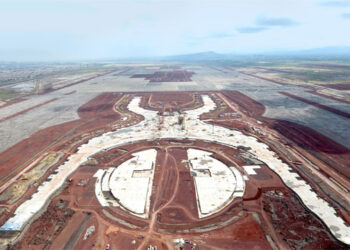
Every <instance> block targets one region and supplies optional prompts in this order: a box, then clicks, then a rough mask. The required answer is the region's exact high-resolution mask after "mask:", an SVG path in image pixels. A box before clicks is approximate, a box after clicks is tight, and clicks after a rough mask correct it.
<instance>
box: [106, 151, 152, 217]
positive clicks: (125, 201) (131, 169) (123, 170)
mask: <svg viewBox="0 0 350 250" xmlns="http://www.w3.org/2000/svg"><path fill="white" fill-rule="evenodd" d="M133 156H134V157H133V158H131V159H129V160H127V161H125V162H123V163H122V164H121V165H120V166H118V167H117V168H116V169H115V171H114V172H113V174H112V175H111V178H110V181H109V186H110V189H111V192H112V194H113V196H114V197H115V198H116V200H117V201H118V202H119V203H120V205H121V206H123V207H124V208H125V209H127V210H129V211H131V212H132V213H133V214H135V215H138V216H141V217H147V216H148V211H149V205H150V198H151V193H152V184H153V176H154V166H155V161H156V156H157V151H156V150H155V149H149V150H145V151H141V152H138V153H135V154H133ZM135 172H144V173H146V172H147V173H148V174H144V175H143V176H139V177H134V173H135Z"/></svg>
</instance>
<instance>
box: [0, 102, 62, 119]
mask: <svg viewBox="0 0 350 250" xmlns="http://www.w3.org/2000/svg"><path fill="white" fill-rule="evenodd" d="M56 100H58V98H52V99H50V100H48V101H46V102H43V103H39V104H37V105H35V106H32V107H30V108H26V109H24V110H22V111H20V112H17V113H15V114H12V115H10V116H6V117H4V118H2V119H0V122H3V121H6V120H8V119H11V118H13V117H16V116H19V115H21V114H24V113H27V112H28V111H31V110H33V109H36V108H39V107H41V106H43V105H45V104H48V103H50V102H53V101H56Z"/></svg>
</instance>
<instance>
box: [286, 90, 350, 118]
mask: <svg viewBox="0 0 350 250" xmlns="http://www.w3.org/2000/svg"><path fill="white" fill-rule="evenodd" d="M279 93H281V94H282V95H285V96H288V97H291V98H294V99H296V100H298V101H301V102H304V103H306V104H310V105H312V106H314V107H317V108H320V109H323V110H327V111H328V112H331V113H333V114H336V115H340V116H343V117H345V118H348V119H350V113H347V112H344V111H341V110H338V109H335V108H332V107H329V106H326V105H323V104H320V103H317V102H313V101H310V100H307V99H305V98H302V97H300V96H296V95H293V94H291V93H288V92H284V91H280V92H279Z"/></svg>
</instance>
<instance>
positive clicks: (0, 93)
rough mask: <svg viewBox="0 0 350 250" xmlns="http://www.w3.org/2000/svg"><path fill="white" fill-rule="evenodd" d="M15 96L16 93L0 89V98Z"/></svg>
mask: <svg viewBox="0 0 350 250" xmlns="http://www.w3.org/2000/svg"><path fill="white" fill-rule="evenodd" d="M16 96H17V93H16V92H14V91H11V90H8V89H0V100H1V101H6V100H8V99H11V98H14V97H16Z"/></svg>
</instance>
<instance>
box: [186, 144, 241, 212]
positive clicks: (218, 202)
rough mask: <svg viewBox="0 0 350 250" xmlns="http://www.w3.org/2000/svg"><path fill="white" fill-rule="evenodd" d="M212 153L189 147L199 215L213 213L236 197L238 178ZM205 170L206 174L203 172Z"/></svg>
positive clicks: (189, 158)
mask: <svg viewBox="0 0 350 250" xmlns="http://www.w3.org/2000/svg"><path fill="white" fill-rule="evenodd" d="M211 155H212V153H210V152H207V151H203V150H198V149H192V148H191V149H188V150H187V156H188V160H189V162H190V167H191V172H192V173H194V174H195V175H194V183H195V188H196V196H197V206H198V211H199V213H198V214H199V217H200V218H202V217H205V216H209V215H212V214H214V213H216V212H218V211H220V210H221V209H222V208H224V207H225V206H226V205H228V204H229V203H230V202H231V201H232V200H233V199H234V197H235V196H234V192H235V188H236V178H235V176H234V175H233V173H232V171H231V170H230V169H229V168H228V167H227V166H226V165H225V164H224V163H222V162H221V161H219V160H217V159H215V158H213V157H211ZM201 171H205V174H201Z"/></svg>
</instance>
